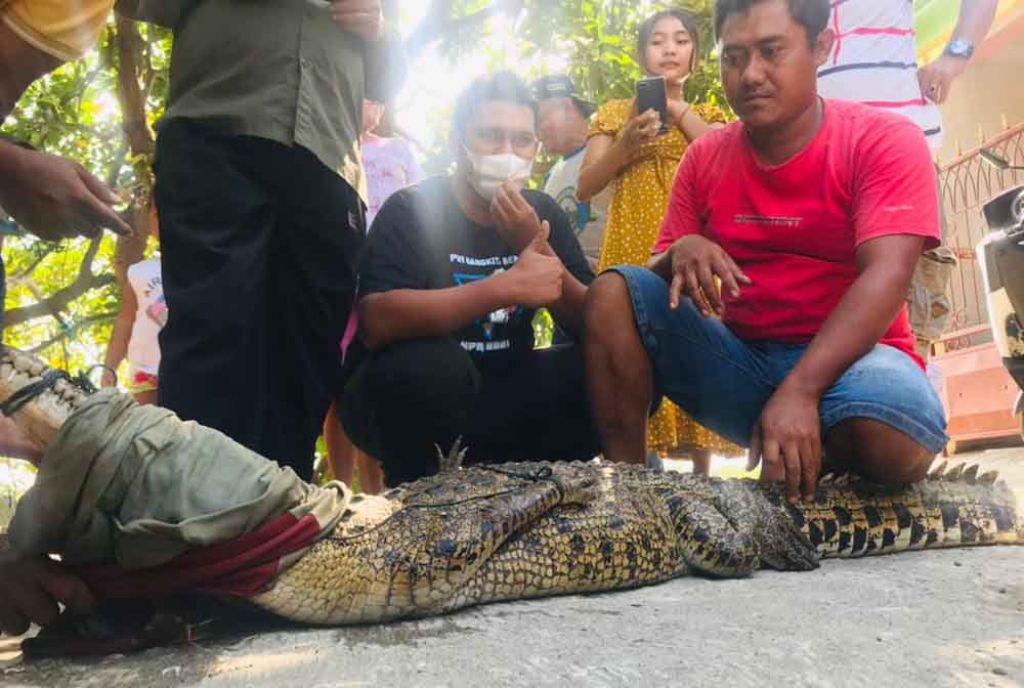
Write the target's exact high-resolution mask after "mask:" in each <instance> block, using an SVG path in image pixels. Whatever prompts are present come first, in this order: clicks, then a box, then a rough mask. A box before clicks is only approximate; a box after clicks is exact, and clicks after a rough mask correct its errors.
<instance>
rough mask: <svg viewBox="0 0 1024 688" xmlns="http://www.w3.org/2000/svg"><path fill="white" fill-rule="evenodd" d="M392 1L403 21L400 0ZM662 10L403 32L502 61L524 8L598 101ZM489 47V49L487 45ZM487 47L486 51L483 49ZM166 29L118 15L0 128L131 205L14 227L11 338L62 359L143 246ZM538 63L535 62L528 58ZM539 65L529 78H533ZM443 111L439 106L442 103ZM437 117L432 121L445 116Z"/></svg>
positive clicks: (551, 8)
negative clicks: (65, 222)
mask: <svg viewBox="0 0 1024 688" xmlns="http://www.w3.org/2000/svg"><path fill="white" fill-rule="evenodd" d="M422 1H423V0H385V13H386V15H387V16H388V17H389V18H391V19H395V18H397V17H398V16H399V9H400V5H402V3H403V2H408V3H413V2H417V3H418V2H422ZM681 4H683V5H684V6H689V7H690V8H691V9H694V10H696V11H697V12H698V13H700V16H701V21H702V36H701V38H702V40H701V45H702V48H703V50H702V52H703V53H704V57H705V58H706V59H704V60H703V62H702V65H701V67H700V68H699V70H698V71H697V73H696V74H694V76H693V77H692V78H691V79H690V81H689V82H688V85H687V89H688V95H689V97H690V98H691V99H694V100H697V101H710V102H715V103H717V104H719V105H724V99H723V98H722V97H721V89H720V86H719V84H718V80H717V65H716V64H715V62H714V60H713V59H707V58H709V57H710V56H711V50H712V48H713V44H712V41H711V34H710V12H709V5H710V0H688V1H687V2H685V3H681ZM664 6H666V3H657V2H650V1H646V0H640V1H637V0H559V1H558V2H554V1H553V0H430V4H429V8H428V11H427V13H426V17H425V18H424V20H423V21H422V22H421V23H420V24H419V25H418V26H416V27H414V28H413V30H412V31H411V32H410V33H409V34H408V36H407V41H406V49H407V52H408V53H409V54H410V57H411V58H413V59H415V57H416V56H417V55H418V54H419V53H420V52H421V51H422V50H423V49H424V48H425V47H427V46H429V45H431V44H434V43H438V42H439V43H440V45H441V46H442V47H443V50H444V51H445V53H446V54H447V55H449V56H450V57H451V58H452V59H466V58H467V56H474V55H475V56H479V55H480V53H481V51H482V53H483V56H484V59H485V60H486V61H487V63H488V64H498V63H499V62H500V58H501V56H500V55H499V54H498V49H497V48H496V47H494V44H495V43H496V42H495V41H492V40H490V39H493V38H494V33H493V32H494V26H495V22H494V19H495V18H497V17H502V16H504V17H505V25H506V26H507V25H508V23H509V22H510V21H511V20H512V18H516V23H515V24H514V29H515V32H516V38H517V49H518V51H519V54H520V55H521V56H522V57H523V58H526V59H527V60H532V58H536V57H542V56H545V55H554V54H561V55H565V56H567V58H568V65H569V70H568V71H569V73H570V74H571V75H572V77H573V79H574V80H575V82H576V83H577V85H578V88H579V89H580V90H581V91H582V93H583V95H584V96H586V97H587V98H589V99H591V100H593V101H595V102H603V101H605V100H608V99H610V98H616V97H628V96H629V95H630V94H631V93H632V91H633V82H634V80H635V79H636V78H637V77H639V76H640V68H639V66H638V64H637V60H636V55H635V50H636V48H635V36H636V32H637V27H638V26H639V23H640V22H641V21H642V19H643V17H645V16H646V15H648V14H649V13H651V12H653V11H654V10H656V9H660V8H662V7H664ZM481 46H482V47H481ZM489 46H490V47H489ZM170 48H171V37H170V35H169V32H168V31H166V30H164V29H160V28H158V27H154V26H150V25H146V24H135V23H133V22H131V21H127V20H123V19H121V18H117V17H113V16H112V17H111V19H110V21H109V24H108V27H107V30H106V31H105V33H104V35H103V36H102V38H101V40H100V42H99V45H98V47H97V50H95V51H93V52H92V53H90V55H88V56H87V57H86V58H85V59H83V60H80V61H78V62H74V63H70V64H67V65H65V66H63V67H62V68H60V69H59V70H57V71H56V72H54V73H53V74H51V75H50V76H48V77H46V78H44V79H41V80H40V81H38V82H37V83H36V84H34V85H33V86H32V87H30V89H29V90H28V92H27V93H26V94H25V96H23V97H22V99H21V100H20V102H19V106H18V108H17V109H16V111H15V112H14V114H13V115H12V116H11V117H10V118H8V120H7V121H6V122H5V123H4V126H3V131H4V132H5V133H7V134H10V135H12V136H15V137H17V138H20V139H23V140H25V141H27V142H29V143H31V144H32V145H34V146H36V147H38V148H40V149H43V150H46V151H48V152H51V153H56V154H58V155H63V156H65V157H68V158H71V159H74V160H77V161H79V162H81V163H82V164H83V165H85V166H86V167H87V168H89V169H90V170H91V171H93V172H94V173H95V174H97V175H98V176H99V177H100V178H103V179H105V180H106V181H107V182H108V183H109V184H110V186H112V187H113V188H114V189H115V191H117V192H118V193H119V195H121V196H122V198H125V199H126V201H127V203H126V207H125V208H124V211H123V212H124V214H125V216H126V217H127V218H128V219H129V221H130V222H131V224H132V226H133V227H134V228H135V229H136V233H137V236H136V237H135V238H133V239H121V238H119V239H116V240H115V239H114V238H113V237H111V236H109V235H105V236H103V237H102V238H101V239H98V240H93V241H90V240H85V239H77V240H68V241H64V242H61V243H59V244H53V243H47V242H42V241H39V240H38V239H36V238H35V237H32V236H28V235H25V236H17V237H7V238H6V241H5V242H4V243H5V244H6V245H5V246H4V258H5V261H6V263H7V270H8V295H7V301H6V304H4V308H5V311H6V313H5V314H6V322H5V328H6V329H5V331H4V339H5V341H7V342H9V343H11V344H12V345H14V346H18V347H20V348H24V349H28V350H31V351H34V352H36V353H38V354H40V355H41V356H43V357H44V358H47V359H49V360H51V361H52V362H53V363H55V364H56V365H59V366H61V367H64V368H73V369H77V368H81V367H83V366H84V365H86V364H87V363H93V362H96V361H98V360H100V359H101V357H102V347H103V346H104V345H105V343H106V341H107V338H108V337H109V333H110V327H111V324H112V322H113V320H114V318H115V316H116V313H117V309H118V300H119V293H120V291H119V288H123V287H124V285H125V270H126V268H127V266H128V265H129V264H131V263H133V262H135V261H137V260H139V259H140V258H141V257H142V255H143V253H144V251H145V250H146V245H147V244H146V233H147V226H146V214H147V200H148V197H149V190H150V187H151V184H152V179H151V173H150V164H151V161H152V160H151V159H152V153H153V140H154V139H153V132H152V126H153V124H154V122H155V121H156V120H157V119H158V118H159V117H160V115H161V114H162V113H163V110H164V105H165V102H166V97H167V84H168V79H167V73H168V64H169V61H170ZM532 64H536V65H539V64H540V61H538V60H533V61H532ZM539 72H540V68H539V67H534V68H532V69H531V70H530V71H528V73H526V74H524V75H523V76H525V77H527V78H531V77H534V76H539ZM442 115H443V113H442ZM444 119H445V118H444V117H443V116H439V118H438V121H439V122H441V121H444ZM444 134H445V132H443V131H440V126H439V132H438V136H437V138H436V140H435V141H431V142H425V143H426V144H427V147H428V151H427V154H428V157H431V158H432V159H433V163H432V164H428V169H429V168H433V169H443V168H444V167H445V166H446V165H447V164H448V158H447V151H446V150H445V148H444V145H443V141H444V138H445V136H444Z"/></svg>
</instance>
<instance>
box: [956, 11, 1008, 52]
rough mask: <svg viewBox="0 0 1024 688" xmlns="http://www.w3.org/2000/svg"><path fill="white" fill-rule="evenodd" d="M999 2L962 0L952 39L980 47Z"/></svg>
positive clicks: (993, 18)
mask: <svg viewBox="0 0 1024 688" xmlns="http://www.w3.org/2000/svg"><path fill="white" fill-rule="evenodd" d="M998 8H999V0H962V1H961V3H960V17H959V19H957V22H956V28H955V29H953V38H954V39H957V38H959V39H962V40H966V41H970V42H971V43H973V44H974V45H980V44H981V42H982V41H983V40H985V36H987V35H988V30H989V29H990V28H992V22H993V21H995V18H996V10H997V9H998Z"/></svg>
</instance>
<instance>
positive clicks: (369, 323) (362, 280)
mask: <svg viewBox="0 0 1024 688" xmlns="http://www.w3.org/2000/svg"><path fill="white" fill-rule="evenodd" d="M536 124H537V113H536V104H535V103H534V101H533V99H532V96H531V95H530V92H529V90H528V89H527V88H526V86H525V84H523V82H522V81H520V80H519V79H518V78H517V77H515V76H513V75H511V74H508V73H499V74H496V75H494V76H492V77H489V78H485V79H481V80H479V81H477V82H475V83H474V84H473V85H472V86H470V88H469V89H468V90H467V91H466V92H465V93H464V94H463V95H462V96H460V98H459V100H458V102H457V104H456V109H455V115H454V120H453V125H452V133H451V145H452V150H453V153H454V155H455V157H456V169H455V173H454V175H452V176H451V177H435V178H432V179H428V180H426V181H424V182H422V183H421V184H419V185H416V186H413V187H409V188H407V189H404V190H402V191H399V192H397V193H396V194H394V195H393V196H392V197H391V198H389V199H388V200H387V201H386V202H385V203H384V205H383V207H382V208H381V210H380V213H379V214H378V215H377V218H376V219H375V220H374V223H373V227H372V228H371V231H370V234H369V238H368V240H367V244H366V246H365V249H364V253H363V256H362V259H361V262H360V266H359V304H358V313H359V338H358V340H357V342H356V343H355V344H354V345H353V348H354V350H352V351H350V354H349V355H350V357H351V359H352V360H351V361H350V365H353V361H355V363H354V365H355V366H356V367H355V372H354V373H353V375H352V377H351V379H350V380H349V382H348V384H347V385H346V388H345V391H344V394H343V397H342V400H341V404H340V408H341V411H340V415H341V419H342V423H343V425H344V426H345V430H346V431H347V432H348V434H349V436H350V437H351V438H352V441H353V442H354V443H355V445H356V446H357V447H359V448H360V449H362V450H363V451H365V452H367V453H368V454H371V455H373V456H375V457H377V458H378V459H379V460H380V461H381V463H382V464H383V466H384V470H385V474H386V476H387V480H388V483H389V484H391V485H395V484H398V483H399V482H403V481H406V480H412V479H415V478H418V477H422V476H424V475H430V474H432V473H434V472H436V470H437V456H436V452H435V449H434V447H435V445H437V446H440V447H442V448H444V449H446V450H447V448H448V447H450V446H451V445H452V444H453V443H454V441H455V439H456V438H457V437H459V436H462V438H463V445H464V446H467V447H468V448H469V454H468V457H467V460H468V461H470V462H472V461H487V462H495V461H508V460H513V459H515V460H543V459H551V460H553V459H588V458H590V457H592V456H594V455H595V454H596V453H597V450H598V445H597V441H596V436H595V433H594V431H593V428H592V426H591V423H590V419H589V414H588V410H587V403H586V397H585V392H584V387H583V364H582V356H581V353H580V350H579V348H578V347H576V346H575V345H573V344H568V345H560V346H559V347H556V348H552V349H547V350H534V348H533V325H532V320H533V316H534V314H535V312H536V310H537V309H538V308H542V307H543V308H547V309H548V310H549V311H550V312H551V314H552V315H553V316H554V318H555V320H556V321H557V322H558V323H559V325H561V326H562V327H563V328H564V329H565V330H567V331H569V332H573V333H576V332H579V330H580V326H581V324H582V320H581V317H582V309H583V298H584V295H585V293H586V285H587V284H589V282H590V281H591V280H592V279H593V278H594V275H593V273H592V272H591V270H590V267H589V266H588V264H587V261H586V259H585V257H584V256H583V252H582V250H581V249H580V246H579V243H578V242H577V241H576V237H575V234H574V232H573V229H572V227H571V226H570V224H569V220H568V218H567V217H566V216H565V213H564V212H563V211H562V209H561V208H560V207H559V206H558V204H557V203H555V201H554V200H553V199H551V198H550V197H548V196H546V195H544V194H542V193H538V192H534V191H521V190H520V186H521V184H522V183H523V182H524V181H525V180H526V178H527V176H528V175H529V170H530V166H531V163H532V160H533V156H534V154H535V153H536V150H537V138H536Z"/></svg>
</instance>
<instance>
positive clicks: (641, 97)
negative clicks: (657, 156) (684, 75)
mask: <svg viewBox="0 0 1024 688" xmlns="http://www.w3.org/2000/svg"><path fill="white" fill-rule="evenodd" d="M666 94H667V92H666V90H665V77H663V76H652V77H649V78H647V79H640V80H639V81H637V82H636V111H637V113H638V114H641V115H642V114H643V113H645V112H647V111H648V110H656V111H657V112H658V116H659V117H660V118H661V129H659V130H658V136H661V135H662V134H667V133H668V96H667V95H666Z"/></svg>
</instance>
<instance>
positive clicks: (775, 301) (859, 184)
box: [654, 101, 940, 363]
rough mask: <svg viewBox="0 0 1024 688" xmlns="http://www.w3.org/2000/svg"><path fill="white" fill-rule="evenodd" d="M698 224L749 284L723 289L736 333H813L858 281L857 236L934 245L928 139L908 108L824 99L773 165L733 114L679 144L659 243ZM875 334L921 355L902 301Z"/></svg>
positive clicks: (777, 337) (764, 336)
mask: <svg viewBox="0 0 1024 688" xmlns="http://www.w3.org/2000/svg"><path fill="white" fill-rule="evenodd" d="M698 233H699V234H701V235H703V236H705V237H707V238H709V239H711V240H712V241H715V242H716V243H718V244H719V245H721V246H722V248H724V249H725V250H726V252H727V253H728V254H729V255H730V256H732V258H733V260H735V261H736V263H737V264H738V265H739V266H740V267H741V268H742V269H743V271H744V272H745V273H746V274H747V276H749V277H750V279H751V280H752V281H753V284H752V285H750V286H748V287H744V288H743V293H742V294H741V295H740V297H739V298H737V299H731V298H729V297H728V296H727V295H723V297H725V299H726V311H725V317H724V320H725V323H726V324H727V325H728V326H729V328H730V329H732V330H733V332H735V333H736V334H737V335H738V336H739V337H740V338H742V339H746V340H774V341H783V342H794V343H799V342H807V341H810V340H811V339H812V338H813V337H814V336H815V335H816V334H817V333H818V330H820V329H821V326H822V324H823V323H824V322H825V319H826V318H828V316H829V314H830V313H831V312H832V310H833V309H834V308H835V307H836V305H837V304H838V303H839V300H840V299H841V298H842V296H843V294H844V293H846V290H847V289H848V288H849V287H850V285H851V284H853V282H854V280H855V279H856V277H857V265H856V250H857V247H858V246H859V245H860V244H862V243H863V242H865V241H868V240H870V239H875V238H877V237H881V236H887V235H892V234H914V235H919V236H923V237H926V238H927V240H926V248H934V247H935V246H937V245H938V241H939V236H940V235H939V210H938V194H937V191H936V182H935V169H934V167H933V165H932V160H931V154H930V152H929V150H928V145H927V144H926V143H925V139H924V136H923V135H922V134H921V130H920V128H918V127H917V126H915V125H914V124H913V123H912V122H910V121H909V120H908V119H906V118H904V117H901V116H899V115H894V114H892V113H888V112H884V111H880V110H876V109H873V108H870V107H868V106H865V105H860V104H858V103H849V102H843V101H825V105H824V118H823V121H822V125H821V129H820V130H819V131H818V133H817V135H815V137H814V139H813V140H812V141H811V142H810V143H809V144H808V145H807V146H806V147H805V148H804V149H803V150H802V151H800V152H799V153H797V154H796V155H795V156H793V157H792V158H791V159H789V160H788V161H787V162H785V163H783V164H781V165H776V166H769V165H765V164H763V163H762V162H761V161H759V160H758V158H757V156H756V154H755V153H754V151H753V149H752V148H751V146H750V144H749V141H748V139H747V136H746V134H745V133H744V130H743V125H742V123H740V122H734V123H732V124H730V125H728V126H726V127H725V128H724V129H720V130H717V131H713V132H711V133H709V134H706V135H705V136H703V137H701V138H700V139H699V140H697V141H696V142H694V144H693V145H692V146H691V147H690V149H689V150H688V151H687V152H686V156H685V157H684V158H683V162H682V164H681V165H680V167H679V171H678V173H677V174H676V179H675V182H674V184H673V188H672V195H671V197H670V199H669V207H668V211H667V214H666V215H665V219H664V222H663V223H662V227H661V234H660V236H659V237H658V241H657V243H656V244H655V248H654V252H655V253H661V252H663V251H665V250H667V249H668V248H669V247H670V246H671V245H672V243H673V242H674V241H675V240H676V239H678V238H680V237H682V236H684V235H686V234H698ZM881 341H882V343H884V344H889V345H891V346H894V347H897V348H899V349H901V350H903V351H905V352H907V354H909V355H910V356H912V357H914V358H915V359H917V356H916V354H914V338H913V335H912V333H911V331H910V324H909V322H908V320H907V310H906V307H904V308H903V309H902V310H901V311H900V313H899V315H898V316H897V317H896V319H895V320H894V321H893V323H892V325H891V326H890V328H889V330H888V331H887V332H886V333H885V335H884V336H883V337H882V340H881ZM918 362H919V363H920V361H918Z"/></svg>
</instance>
